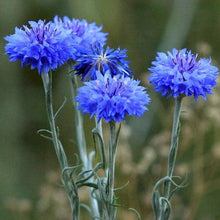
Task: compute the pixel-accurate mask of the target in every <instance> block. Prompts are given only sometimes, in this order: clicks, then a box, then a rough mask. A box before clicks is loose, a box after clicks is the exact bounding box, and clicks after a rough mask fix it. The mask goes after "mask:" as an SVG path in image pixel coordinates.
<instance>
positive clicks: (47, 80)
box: [41, 72, 79, 220]
mask: <svg viewBox="0 0 220 220" xmlns="http://www.w3.org/2000/svg"><path fill="white" fill-rule="evenodd" d="M41 77H42V81H43V85H44V92H45V104H46V109H47V116H48V120H49V124H50V129H51V134H52V140H53V145H54V148H55V152H56V155H57V158H58V161H59V164H60V167H61V169H62V171H63V170H64V169H65V168H66V167H68V163H67V157H66V154H65V151H64V149H63V146H62V144H61V142H60V140H59V138H58V135H57V130H56V125H55V120H54V111H53V102H52V73H51V72H49V73H48V74H46V73H42V74H41ZM62 180H63V184H64V187H65V190H66V192H67V195H68V199H69V201H70V205H71V210H72V216H73V219H74V220H78V219H79V199H78V193H77V189H76V187H75V186H74V185H73V183H72V181H71V179H70V178H69V175H68V173H67V172H65V173H64V175H63V179H62Z"/></svg>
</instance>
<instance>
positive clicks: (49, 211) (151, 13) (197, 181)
mask: <svg viewBox="0 0 220 220" xmlns="http://www.w3.org/2000/svg"><path fill="white" fill-rule="evenodd" d="M219 11H220V1H219V0H213V1H209V0H193V1H190V0H184V1H180V0H175V1H172V0H145V1H143V0H135V1H134V0H112V1H103V0H93V1H92V0H84V1H82V0H62V1H61V0H44V1H37V0H33V1H29V0H19V1H17V0H1V1H0V18H1V25H0V36H1V38H0V51H1V54H0V66H1V75H0V82H1V87H0V100H1V108H0V123H1V125H2V126H1V128H0V135H1V138H0V167H1V169H0V219H5V220H10V219H13V220H14V219H15V220H20V219H22V220H26V219H27V220H28V219H41V220H43V219H68V217H69V216H68V214H67V215H64V214H63V215H61V214H62V213H68V207H66V206H67V205H66V203H65V195H64V197H63V194H62V190H60V186H59V184H58V183H56V184H55V183H53V181H51V179H50V178H52V177H51V170H54V171H55V174H54V176H55V177H56V175H58V176H59V169H58V168H57V160H56V157H55V153H54V150H53V148H52V145H51V143H49V142H47V141H46V140H44V139H41V138H40V136H38V135H37V133H36V131H37V130H38V129H40V128H48V123H47V119H46V112H45V108H44V97H43V88H42V85H41V79H40V77H39V75H38V74H37V72H36V71H30V70H29V68H28V67H27V68H23V69H22V68H21V67H20V63H19V62H16V63H9V61H8V57H7V56H5V55H4V45H5V43H6V42H5V41H4V40H3V37H4V36H6V35H9V34H13V33H14V27H15V26H19V27H20V26H22V25H23V24H27V22H28V21H29V20H38V19H47V20H50V19H52V18H53V16H54V15H55V14H59V15H60V16H63V15H67V16H69V17H75V18H80V19H82V18H85V19H87V20H88V21H89V22H94V21H95V22H96V23H97V24H98V25H101V24H102V25H103V30H104V31H105V32H109V36H108V45H109V46H111V47H113V48H116V47H118V46H120V47H121V48H122V49H123V48H127V49H128V60H130V61H131V69H132V70H133V71H134V76H135V78H139V79H141V80H142V81H143V84H144V85H146V86H148V87H150V88H149V89H148V92H149V93H150V95H151V99H152V102H151V106H150V109H149V112H147V113H146V114H145V115H144V116H143V118H141V119H134V118H128V123H127V127H126V126H124V128H123V129H124V131H127V132H128V133H127V135H128V134H129V131H130V134H132V135H128V136H126V132H125V134H124V135H125V137H122V138H121V146H120V151H119V155H118V159H120V160H118V169H117V182H116V185H117V186H121V185H123V184H125V183H126V181H128V180H129V181H130V184H129V185H128V186H127V187H126V188H125V189H124V190H123V191H121V192H119V194H118V195H119V197H120V202H121V203H122V204H123V203H124V204H125V205H126V207H134V208H136V209H137V210H138V211H140V213H141V215H142V218H143V219H152V210H151V191H152V188H153V185H154V183H155V182H156V180H158V179H159V178H160V177H161V176H163V175H164V174H165V169H166V162H167V160H166V155H167V149H168V147H169V139H170V133H169V132H170V128H171V123H172V121H171V120H172V109H173V101H172V100H167V99H166V98H161V97H160V96H159V94H155V92H154V91H153V90H152V88H151V86H150V85H149V83H148V82H147V80H146V78H147V76H148V73H147V68H148V67H149V65H150V62H151V60H152V59H154V57H155V53H156V51H157V50H158V48H160V49H161V50H165V49H170V48H171V47H178V48H182V47H187V48H189V49H192V50H193V52H199V53H200V54H201V56H206V57H209V56H212V57H213V60H214V62H215V64H216V65H218V64H219V60H220V44H219V35H220V29H219V27H220V15H219ZM65 74H66V69H65V68H60V70H59V71H58V72H57V73H56V74H54V75H55V77H54V78H55V79H54V80H55V81H54V97H56V98H55V99H54V101H55V106H59V104H61V103H62V101H63V97H64V96H67V98H69V91H68V82H67V77H66V75H65ZM219 92H220V91H219V87H217V88H216V89H215V95H213V96H209V97H208V101H207V102H204V101H202V100H199V102H198V103H194V102H193V101H192V99H188V100H187V101H186V103H185V106H186V107H185V109H186V112H185V113H184V114H183V120H182V121H183V122H182V124H183V127H182V130H181V140H180V142H181V143H180V152H179V155H178V166H177V169H176V172H177V174H180V175H181V176H184V173H185V172H188V173H189V186H188V187H187V188H186V189H184V190H182V191H180V192H179V193H178V196H176V197H175V198H174V200H173V204H174V214H173V219H200V220H202V219H207V220H217V219H220V211H219V208H218V207H219V205H220V199H219V197H220V196H219V195H220V187H219V185H220V179H219V178H220V173H219V159H220V140H219V135H218V134H219V131H220V126H219V125H220V120H219V115H220V112H219V109H220V108H219V107H220V106H219V103H220V101H219V98H218V96H219ZM72 116H73V113H72V108H71V102H70V100H69V101H68V103H67V105H66V106H65V108H64V110H63V114H62V115H61V117H60V118H59V122H58V123H59V126H60V129H61V135H62V140H63V142H64V146H65V149H66V150H67V151H68V152H69V155H70V156H69V158H70V159H72V160H73V158H74V157H73V154H74V152H75V148H74V147H73V146H74V144H72V142H71V140H73V139H74V132H73V131H74V128H73V127H74V126H73V118H72ZM85 125H86V130H87V132H88V137H87V142H88V143H89V146H90V147H92V142H91V140H92V136H91V134H90V130H91V128H92V127H93V123H92V122H91V121H89V119H88V117H86V120H85ZM126 129H127V130H126ZM122 136H123V135H122ZM122 162H123V163H122ZM119 167H120V168H119ZM54 171H53V172H54ZM53 172H52V173H53ZM48 176H49V177H48ZM52 176H53V175H52ZM48 178H49V180H48ZM52 180H56V178H55V179H53V178H52ZM45 185H46V186H45ZM45 187H46V189H45ZM43 189H45V190H46V191H44V190H43ZM42 191H43V193H42ZM46 192H47V193H46ZM55 192H58V193H57V194H56V193H55ZM84 194H85V193H84V192H82V197H83V196H84V197H85V198H84V199H85V201H86V198H87V197H86V195H84ZM52 195H53V196H52ZM47 196H48V197H47ZM59 201H60V202H59ZM46 202H47V203H46ZM61 202H63V203H62V204H61ZM39 203H42V204H46V205H45V207H46V208H45V209H43V211H42V210H41V209H39V207H38V205H39ZM48 204H49V205H48ZM57 210H58V211H57ZM57 213H60V216H58V215H57ZM183 213H184V214H183ZM84 215H85V214H84ZM83 219H86V215H85V216H84V217H83ZM119 219H136V218H135V215H133V214H131V213H130V212H128V211H127V210H126V209H120V210H119Z"/></svg>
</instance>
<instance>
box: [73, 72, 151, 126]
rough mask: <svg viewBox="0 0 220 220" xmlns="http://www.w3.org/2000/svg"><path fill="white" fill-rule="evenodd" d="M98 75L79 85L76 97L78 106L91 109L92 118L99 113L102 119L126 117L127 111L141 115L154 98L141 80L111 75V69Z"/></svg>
mask: <svg viewBox="0 0 220 220" xmlns="http://www.w3.org/2000/svg"><path fill="white" fill-rule="evenodd" d="M96 76H97V79H96V80H91V81H89V82H84V84H85V86H83V87H80V88H79V94H78V96H77V97H76V101H77V102H79V105H78V108H79V110H81V111H82V112H83V114H85V113H89V114H90V115H91V118H92V117H93V116H94V115H97V118H98V121H100V119H102V118H103V119H105V121H106V122H110V121H112V120H113V121H115V122H120V121H124V118H125V116H126V115H136V116H137V117H140V116H141V115H142V114H143V113H144V111H145V110H147V107H146V105H148V104H149V102H150V98H149V96H148V94H147V93H146V92H145V88H144V87H142V86H139V83H140V81H136V80H134V79H132V78H130V77H123V76H121V75H115V76H111V74H109V72H106V73H105V74H104V75H102V74H101V73H100V72H97V73H96Z"/></svg>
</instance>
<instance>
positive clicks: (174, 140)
mask: <svg viewBox="0 0 220 220" xmlns="http://www.w3.org/2000/svg"><path fill="white" fill-rule="evenodd" d="M181 105H182V98H177V99H175V109H174V115H173V127H172V136H171V146H170V152H169V156H168V171H167V176H168V177H170V179H173V171H174V167H175V163H176V156H177V151H178V139H179V119H180V113H181ZM170 188H171V182H170V181H165V182H164V193H163V196H164V197H165V198H166V199H167V200H168V201H170ZM163 204H164V209H163V212H162V218H161V220H167V219H169V214H168V213H169V212H167V202H163Z"/></svg>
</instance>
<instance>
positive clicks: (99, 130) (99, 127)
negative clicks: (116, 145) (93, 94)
mask: <svg viewBox="0 0 220 220" xmlns="http://www.w3.org/2000/svg"><path fill="white" fill-rule="evenodd" d="M95 124H96V131H97V133H98V135H99V138H98V143H99V151H100V155H101V160H102V167H103V170H104V173H105V175H106V176H107V167H106V153H105V144H104V139H103V133H102V119H101V120H100V121H99V122H98V119H97V116H95Z"/></svg>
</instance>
